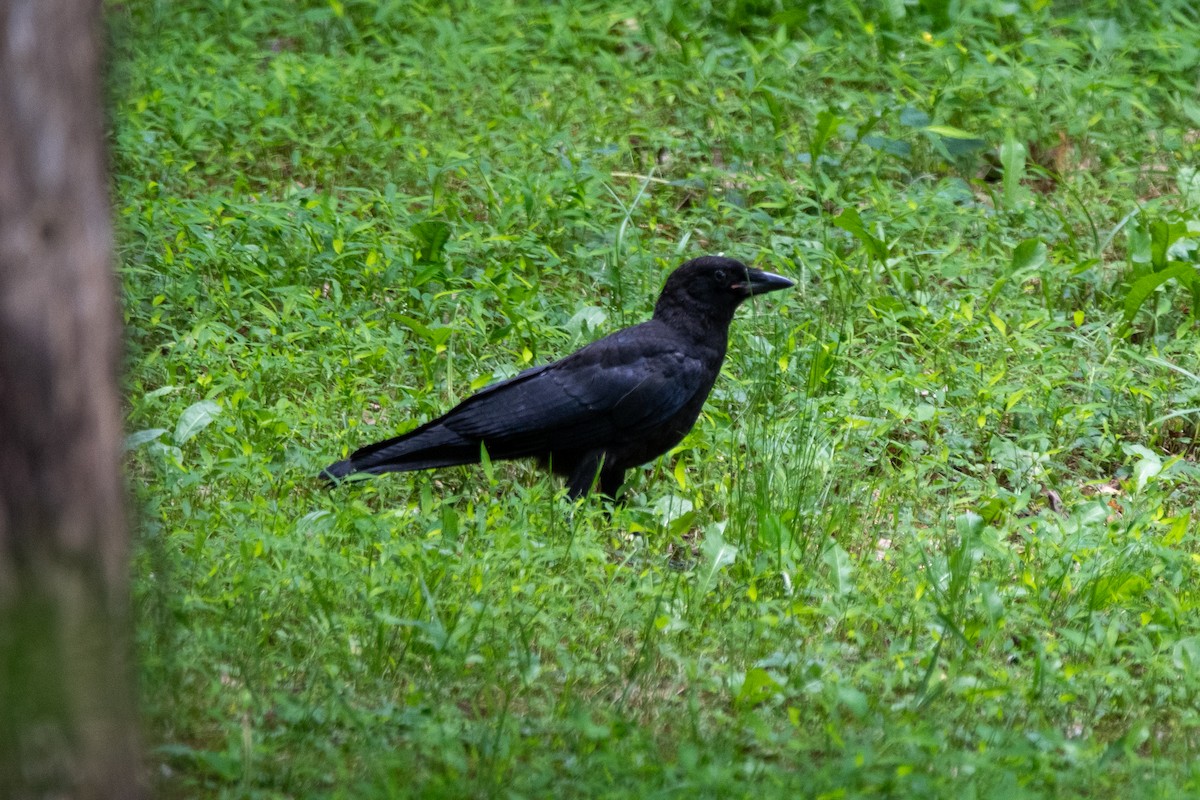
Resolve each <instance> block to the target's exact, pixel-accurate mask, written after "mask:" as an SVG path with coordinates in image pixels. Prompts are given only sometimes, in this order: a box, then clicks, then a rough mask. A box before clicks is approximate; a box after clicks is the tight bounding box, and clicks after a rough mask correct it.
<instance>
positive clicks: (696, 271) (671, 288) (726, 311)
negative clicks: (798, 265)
mask: <svg viewBox="0 0 1200 800" xmlns="http://www.w3.org/2000/svg"><path fill="white" fill-rule="evenodd" d="M794 285H795V283H794V282H793V281H791V280H788V279H787V278H785V277H783V276H782V275H775V274H774V273H771V272H764V271H762V270H761V269H754V268H753V267H748V266H746V265H745V264H743V263H742V262H740V261H738V260H737V259H733V258H725V257H723V256H702V257H700V258H693V259H692V260H691V261H688V262H686V263H685V264H683V265H682V266H681V267H679V268H678V269H677V270H675V271H674V272H672V273H671V275H670V276H669V277H668V278H667V283H666V285H665V286H663V290H662V294H661V295H660V296H659V298H658V305H657V306H656V307H655V311H654V314H655V316H656V317H657V316H660V315H661V314H666V313H671V312H674V311H675V310H688V309H691V312H690V313H692V314H693V315H698V316H704V317H711V316H716V317H717V318H724V319H725V320H726V321H727V320H728V319H731V318H732V317H733V312H734V310H735V309H736V308H737V307H738V306H739V305H741V303H742V301H743V300H745V299H746V298H748V297H751V296H753V295H756V294H766V293H767V292H775V291H778V290H780V289H787V288H788V287H789V286H794Z"/></svg>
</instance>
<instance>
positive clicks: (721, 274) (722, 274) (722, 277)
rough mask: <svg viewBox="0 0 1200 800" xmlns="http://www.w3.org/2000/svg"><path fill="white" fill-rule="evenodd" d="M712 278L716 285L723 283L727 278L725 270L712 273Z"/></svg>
mask: <svg viewBox="0 0 1200 800" xmlns="http://www.w3.org/2000/svg"><path fill="white" fill-rule="evenodd" d="M713 277H714V278H716V279H717V283H724V282H725V280H726V278H728V277H729V276H728V275H726V274H725V270H723V269H719V270H717V271H716V272H714V273H713Z"/></svg>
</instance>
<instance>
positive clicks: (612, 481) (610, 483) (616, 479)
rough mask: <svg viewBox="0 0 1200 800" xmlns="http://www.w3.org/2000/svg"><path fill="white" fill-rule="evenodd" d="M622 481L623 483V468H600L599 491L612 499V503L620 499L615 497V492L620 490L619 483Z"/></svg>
mask: <svg viewBox="0 0 1200 800" xmlns="http://www.w3.org/2000/svg"><path fill="white" fill-rule="evenodd" d="M623 483H625V470H623V469H602V470H600V493H601V494H602V495H604V496H605V497H607V498H608V499H610V500H612V501H613V502H614V503H620V501H619V500H618V499H617V492H619V491H621V485H622V484H623Z"/></svg>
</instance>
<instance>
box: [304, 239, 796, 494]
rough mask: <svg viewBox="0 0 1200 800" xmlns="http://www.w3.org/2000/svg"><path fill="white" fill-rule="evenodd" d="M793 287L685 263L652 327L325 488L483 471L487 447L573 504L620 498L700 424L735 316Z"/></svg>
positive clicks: (505, 394) (415, 437)
mask: <svg viewBox="0 0 1200 800" xmlns="http://www.w3.org/2000/svg"><path fill="white" fill-rule="evenodd" d="M792 285H793V283H792V281H790V280H788V279H787V278H784V277H782V276H780V275H773V274H771V273H770V272H763V271H761V270H757V269H751V268H749V267H747V266H746V265H745V264H743V263H741V262H740V261H735V260H734V259H732V258H720V257H716V256H705V257H703V258H696V259H693V260H691V261H688V262H687V263H685V264H684V265H683V266H681V267H679V268H678V269H677V270H675V271H674V272H673V273H671V275H670V277H668V278H667V283H666V285H665V286H664V287H663V290H662V294H661V295H659V298H658V303H657V304H656V305H655V306H654V316H653V318H651V319H650V321H649V322H643V323H642V324H640V325H634V326H633V327H632V328H626V329H624V330H621V331H617V332H616V333H613V334H610V335H609V336H606V337H604V338H603V339H600V340H598V341H595V342H592V343H591V344H589V345H587V346H585V347H583V348H582V349H580V350H578V351H576V352H574V353H572V354H571V355H569V356H567V357H566V358H564V359H562V360H561V361H555V362H553V363H551V364H545V365H543V366H540V367H533V368H532V369H527V370H525V371H524V372H521V373H519V374H517V375H516V376H514V377H512V378H509V379H508V380H506V381H501V382H500V383H496V384H493V385H491V386H488V387H485V388H484V389H481V390H480V391H479V392H477V393H476V394H474V395H472V396H470V397H468V398H467V399H466V400H463V401H462V402H461V403H459V404H458V405H457V406H455V407H454V408H453V409H451V410H450V411H449V413H447V414H444V415H443V416H440V417H438V418H437V419H435V420H432V421H430V422H426V423H425V424H424V425H421V426H420V427H418V428H416V429H414V430H412V431H409V432H408V433H405V434H403V435H401V436H397V437H395V438H394V439H387V440H385V441H382V442H377V443H375V444H372V445H368V446H366V447H364V448H362V449H360V450H357V451H355V452H354V454H353V455H351V456H350V458H348V459H346V460H345V461H339V462H337V463H336V464H333V465H331V466H329V467H327V468H326V469H325V471H324V472H323V473H322V476H323V477H325V478H327V479H329V480H333V481H336V480H338V479H340V478H343V477H345V476H347V475H350V474H351V473H355V472H368V473H372V474H376V475H378V474H380V473H383V472H406V471H409V470H417V469H431V468H434V467H448V466H452V465H455V464H475V463H478V462H479V461H480V449H481V447H486V448H487V454H488V457H489V458H491V459H494V460H500V459H513V458H536V459H537V460H538V461H539V463H541V465H542V466H548V467H549V468H550V469H552V470H553V471H554V472H556V473H557V474H559V475H562V476H563V477H565V478H566V479H567V491H568V494H569V495H570V496H571V497H572V498H577V497H580V496H582V495H584V494H586V493H587V492H588V491H589V490H590V489H591V488H592V484H593V482H594V481H595V480H596V478H597V476H599V479H600V491H602V492H603V493H604V494H606V495H608V496H610V497H615V496H616V493H617V490H618V489H619V488H620V487H621V482H622V480H623V478H624V476H625V470H627V469H630V468H631V467H636V466H638V465H639V464H645V463H646V462H647V461H651V460H652V459H654V458H657V457H658V456H660V455H662V454H663V453H665V452H667V451H668V450H670V449H671V448H672V447H674V446H675V445H676V444H678V443H679V441H680V440H681V439H683V437H684V435H686V434H687V432H688V431H689V430H691V428H692V425H693V424H695V422H696V417H698V416H699V415H700V407H701V406H702V405H704V401H705V399H706V398H707V397H708V392H709V390H710V389H712V385H713V381H715V380H716V378H717V373H719V372H720V371H721V362H722V361H723V360H724V358H725V348H726V346H727V344H728V340H729V323H730V322H731V321H732V320H733V312H734V310H735V309H737V307H738V306H739V305H740V304H741V303H742V301H743V300H745V299H746V298H748V297H750V296H751V295H756V294H763V293H765V292H774V291H776V290H778V289H786V288H787V287H789V286H792Z"/></svg>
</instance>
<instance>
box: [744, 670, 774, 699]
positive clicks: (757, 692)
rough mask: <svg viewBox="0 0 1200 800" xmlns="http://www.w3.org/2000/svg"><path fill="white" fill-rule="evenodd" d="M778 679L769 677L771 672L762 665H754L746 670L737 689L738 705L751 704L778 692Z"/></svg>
mask: <svg viewBox="0 0 1200 800" xmlns="http://www.w3.org/2000/svg"><path fill="white" fill-rule="evenodd" d="M779 689H780V686H779V681H777V680H775V679H774V678H773V677H771V673H769V672H767V671H766V670H765V669H763V668H762V667H754V668H753V669H750V670H747V671H746V677H745V678H743V679H742V685H741V687H740V688H739V689H738V693H737V702H738V705H743V706H753V705H757V704H759V703H761V702H762V701H764V700H766V699H767V698H769V697H771V696H772V695H774V694H776V693H778V692H779Z"/></svg>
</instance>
